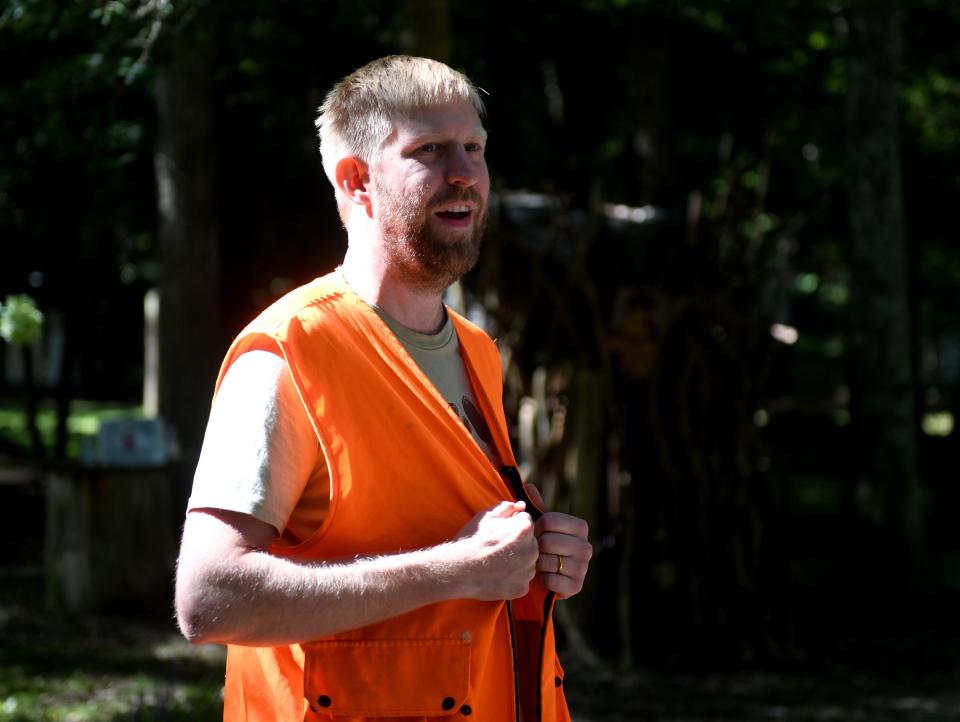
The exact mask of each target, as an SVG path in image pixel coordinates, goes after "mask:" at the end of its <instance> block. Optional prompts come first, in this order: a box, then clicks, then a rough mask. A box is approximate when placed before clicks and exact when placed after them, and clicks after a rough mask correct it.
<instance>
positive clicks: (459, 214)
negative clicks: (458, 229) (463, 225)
mask: <svg viewBox="0 0 960 722" xmlns="http://www.w3.org/2000/svg"><path fill="white" fill-rule="evenodd" d="M437 216H438V217H439V218H444V219H446V220H452V221H462V220H465V219H466V218H469V217H470V209H469V208H467V207H466V206H462V207H458V208H448V209H447V210H445V211H437Z"/></svg>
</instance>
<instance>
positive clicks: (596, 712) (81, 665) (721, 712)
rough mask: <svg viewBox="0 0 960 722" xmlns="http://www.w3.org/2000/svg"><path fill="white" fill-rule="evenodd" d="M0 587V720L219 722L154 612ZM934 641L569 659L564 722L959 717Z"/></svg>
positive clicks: (215, 687) (217, 652) (207, 680)
mask: <svg viewBox="0 0 960 722" xmlns="http://www.w3.org/2000/svg"><path fill="white" fill-rule="evenodd" d="M2 582H3V583H2V589H3V591H2V593H0V640H2V643H0V722H55V721H56V722H81V721H85V720H91V721H95V722H121V721H130V722H133V721H140V722H148V721H151V722H153V721H156V722H160V721H184V722H185V721H186V720H191V721H192V722H204V721H206V720H210V721H213V720H218V719H220V710H221V699H222V698H221V695H222V683H223V661H224V654H223V650H222V648H220V647H217V646H213V645H210V646H200V647H196V646H191V645H189V644H187V643H186V642H185V641H184V640H183V639H182V638H181V637H180V636H179V635H178V634H177V633H176V630H175V628H174V626H173V623H172V620H171V619H169V618H166V617H164V616H159V617H157V616H154V617H151V618H144V617H140V618H132V617H130V616H84V617H70V616H65V615H62V614H56V613H52V612H48V611H44V610H43V608H42V604H41V599H40V598H39V594H38V593H37V590H36V589H33V585H31V584H24V583H23V582H22V580H20V581H18V580H16V579H10V578H5V579H3V580H2ZM25 588H26V589H27V591H26V592H24V589H25ZM31 590H32V591H31ZM943 641H944V640H942V639H939V640H938V639H936V638H935V637H929V636H928V637H926V638H922V639H919V638H914V639H912V640H910V641H909V642H907V643H904V642H903V641H902V640H901V641H897V640H875V641H874V643H873V645H872V647H871V646H870V645H869V644H868V645H867V646H865V647H861V648H858V650H857V651H856V652H855V653H854V652H852V651H849V650H848V651H847V652H845V653H844V654H843V656H844V659H843V660H840V659H838V660H835V661H822V660H821V661H808V662H805V663H803V664H797V665H795V666H794V669H792V670H790V671H785V670H779V671H776V670H763V669H740V670H735V671H726V672H722V673H719V672H706V671H702V672H698V673H692V672H673V673H667V672H663V671H653V670H650V669H647V670H640V671H636V672H632V673H629V674H624V673H616V672H612V671H610V670H597V669H591V668H588V667H587V666H585V665H583V664H579V663H578V662H577V661H576V660H575V659H572V658H570V657H569V656H568V658H567V660H566V667H567V677H566V682H565V686H566V691H567V695H568V698H569V700H570V703H571V707H572V708H573V710H574V720H575V722H627V721H629V722H637V721H642V720H662V721H664V722H666V721H668V720H669V721H670V722H694V721H703V722H721V720H723V721H733V720H736V721H753V720H757V721H760V720H787V721H789V722H799V721H805V720H810V721H811V722H812V721H814V720H844V721H845V722H847V721H850V720H869V721H870V722H893V721H894V720H896V721H897V722H901V721H904V720H907V721H912V720H916V721H918V722H941V721H943V722H946V721H947V720H960V664H958V660H957V657H956V656H955V654H954V650H955V646H954V645H952V644H947V645H944V644H943ZM934 648H936V649H937V650H940V651H938V652H937V653H936V654H933V653H931V650H932V649H934ZM838 649H842V647H838ZM943 649H948V650H950V651H949V652H948V653H943V652H942V650H943ZM858 660H859V661H858ZM911 660H912V661H911Z"/></svg>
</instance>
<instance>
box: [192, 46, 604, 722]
mask: <svg viewBox="0 0 960 722" xmlns="http://www.w3.org/2000/svg"><path fill="white" fill-rule="evenodd" d="M482 112H483V105H482V102H481V100H480V98H479V96H478V94H477V91H476V89H475V88H474V86H473V85H472V84H471V83H470V81H469V80H468V79H467V78H466V77H465V76H463V75H462V74H460V73H458V72H455V71H453V70H452V69H450V68H449V67H447V66H446V65H443V64H442V63H438V62H436V61H432V60H427V59H424V58H412V57H406V56H393V57H387V58H382V59H380V60H376V61H374V62H372V63H370V64H368V65H366V66H364V67H363V68H360V69H359V70H357V71H356V72H354V73H353V74H352V75H350V76H348V77H347V78H345V79H344V80H343V81H341V82H340V83H338V84H337V85H336V86H335V87H334V88H333V90H332V91H331V92H330V94H329V95H328V96H327V99H326V101H325V102H324V104H323V106H322V107H321V109H320V116H319V119H318V121H317V125H318V128H319V132H320V142H321V153H322V156H323V162H324V168H325V170H326V172H327V175H328V176H329V178H330V180H331V182H332V183H333V186H334V189H335V195H336V199H337V205H338V209H339V212H340V216H341V219H342V220H343V223H344V226H345V228H346V230H347V234H348V240H349V243H348V250H347V254H346V256H345V258H344V261H343V265H342V266H341V267H340V268H339V269H338V270H336V271H334V272H333V273H332V274H330V275H328V276H325V277H323V278H320V279H317V280H316V281H314V282H313V283H311V284H308V285H307V286H304V287H302V288H300V289H297V290H295V291H293V292H292V293H290V294H288V295H287V296H285V297H284V298H282V299H280V300H279V301H278V302H277V303H275V304H274V305H273V306H271V307H270V308H269V309H267V310H266V311H265V312H264V313H263V314H261V315H260V316H259V317H258V318H257V319H256V320H255V321H253V322H252V323H251V324H250V325H249V326H248V327H247V328H246V329H245V330H244V331H243V332H242V333H241V334H240V336H239V337H238V338H237V340H236V341H234V343H233V345H232V346H231V348H230V351H229V352H228V354H227V357H226V359H225V361H224V364H223V369H222V370H221V374H220V378H219V379H218V384H217V393H216V396H215V400H214V404H213V407H212V411H211V415H210V421H209V424H208V428H207V434H206V437H205V439H204V446H203V450H202V452H201V458H200V461H199V464H198V466H197V471H196V477H195V481H194V490H193V494H192V496H191V499H190V503H189V511H188V514H187V519H186V523H185V526H184V533H183V542H182V547H181V552H180V561H179V565H178V572H177V593H176V608H177V617H178V620H179V623H180V627H181V629H182V630H183V633H184V634H185V635H186V636H187V638H189V639H190V640H191V641H195V642H219V643H224V644H227V645H228V655H227V679H226V689H225V698H224V718H225V719H227V720H257V721H260V720H300V719H303V720H322V719H344V718H348V719H352V720H363V719H367V718H376V719H379V720H383V719H405V720H410V719H426V718H432V717H442V716H461V717H471V719H474V720H480V721H482V722H504V721H505V720H523V722H535V721H539V720H544V722H552V721H554V720H568V719H569V715H568V713H567V709H566V703H565V701H564V696H563V688H562V677H563V674H562V671H561V668H560V665H559V662H557V661H556V656H555V653H554V645H553V626H552V622H551V612H552V606H553V603H554V599H555V598H556V597H560V598H564V597H569V596H571V595H573V594H576V593H577V592H579V591H580V589H581V587H582V584H583V578H584V575H585V574H586V571H587V565H588V562H589V559H590V556H591V547H590V544H589V542H588V541H587V528H586V523H585V522H583V521H582V520H580V519H576V518H574V517H571V516H568V515H565V514H559V513H541V510H540V508H539V507H542V500H541V499H540V497H539V495H538V494H537V493H536V490H535V489H533V488H532V487H526V488H524V486H523V484H522V483H521V482H520V479H519V475H518V474H517V472H516V465H515V461H514V458H513V454H512V452H511V449H510V444H509V439H508V436H507V430H506V424H505V421H504V415H503V408H502V403H501V393H502V388H501V380H500V379H501V376H500V364H499V357H498V355H497V351H496V348H495V347H494V345H493V342H492V341H491V340H490V339H489V338H488V337H487V336H486V335H485V334H483V332H482V331H480V330H479V329H477V328H475V327H474V326H472V325H471V324H469V322H467V321H466V320H464V319H463V318H461V317H459V316H457V315H456V314H455V313H454V312H452V311H450V310H448V309H446V308H445V307H444V306H443V304H442V301H441V296H442V293H443V291H444V289H445V288H446V287H447V286H449V285H450V283H452V282H453V281H454V280H456V279H457V278H459V277H460V276H461V275H462V274H463V273H465V272H466V271H468V270H469V269H470V268H471V267H472V266H473V264H474V263H475V262H476V259H477V256H478V253H479V245H480V236H481V234H482V230H483V225H484V220H485V217H486V212H487V199H488V195H489V176H488V174H487V167H486V162H485V160H484V146H485V142H486V133H485V131H484V129H483V126H482V124H481V122H480V115H481V114H482ZM531 497H532V498H531ZM534 517H536V521H534Z"/></svg>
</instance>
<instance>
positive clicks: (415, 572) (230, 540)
mask: <svg viewBox="0 0 960 722" xmlns="http://www.w3.org/2000/svg"><path fill="white" fill-rule="evenodd" d="M523 509H524V505H523V503H522V502H501V503H500V504H498V505H497V506H495V507H493V508H492V509H489V510H487V511H485V512H482V513H480V514H477V515H476V516H475V517H474V519H473V520H472V521H471V522H470V523H469V524H467V526H465V527H464V528H463V529H462V530H461V531H460V533H459V534H458V535H457V536H456V537H455V538H454V539H452V540H451V541H449V542H447V543H445V544H440V545H438V546H435V547H428V548H425V549H420V550H416V551H411V552H405V553H401V554H391V555H385V556H380V557H365V558H359V559H355V560H352V561H349V562H344V563H310V564H306V563H301V562H297V561H293V560H289V559H285V558H281V557H277V556H274V555H272V554H270V553H269V552H268V551H267V549H268V548H269V546H270V544H271V543H272V542H273V539H274V537H275V535H276V532H275V531H274V529H273V527H272V526H270V525H269V524H267V523H265V522H262V521H260V520H258V519H256V518H254V517H252V516H249V515H247V514H240V513H236V512H227V511H221V510H213V509H207V510H202V511H200V510H198V511H193V512H191V513H190V514H188V515H187V521H186V524H185V525H184V531H183V541H182V544H181V548H180V560H179V563H178V567H177V588H176V610H177V620H178V622H179V624H180V629H181V630H182V631H183V634H184V636H186V637H187V638H188V639H189V640H190V641H193V642H198V643H199V642H219V643H224V644H226V643H231V644H244V645H255V646H275V645H282V644H292V643H296V642H303V641H306V640H311V639H318V638H320V637H324V636H327V635H330V634H334V633H337V632H342V631H346V630H350V629H356V628H358V627H362V626H364V625H367V624H372V623H373V622H378V621H381V620H384V619H388V618H390V617H394V616H397V615H399V614H403V613H405V612H408V611H411V610H413V609H417V608H418V607H422V606H424V605H427V604H432V603H434V602H441V601H445V600H449V599H462V598H470V599H484V600H493V599H513V598H516V597H519V596H523V595H524V594H526V593H527V590H528V587H529V583H530V580H531V579H532V578H533V576H534V574H535V573H536V562H537V558H538V554H539V553H538V548H537V540H536V537H535V536H534V526H533V522H532V521H531V519H530V516H529V515H528V514H526V513H525V512H524V511H523Z"/></svg>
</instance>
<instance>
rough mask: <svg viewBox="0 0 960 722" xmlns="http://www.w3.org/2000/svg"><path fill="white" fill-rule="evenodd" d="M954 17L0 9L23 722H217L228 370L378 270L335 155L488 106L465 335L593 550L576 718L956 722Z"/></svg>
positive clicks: (559, 504) (9, 495)
mask: <svg viewBox="0 0 960 722" xmlns="http://www.w3.org/2000/svg"><path fill="white" fill-rule="evenodd" d="M957 37H960V4H958V3H956V2H953V1H952V0H913V1H912V2H908V1H907V0H873V1H871V0H780V1H778V2H766V1H764V2H756V1H754V2H746V1H745V0H691V1H689V2H680V1H678V0H659V1H657V0H579V1H574V0H555V1H554V2H551V3H536V2H530V1H527V0H515V1H513V2H505V1H501V0H475V1H474V2H464V1H462V0H420V1H418V0H399V1H394V2H387V1H386V0H352V1H351V2H332V1H330V2H320V1H319V0H313V1H298V2H291V1H289V0H271V1H269V2H268V1H267V0H234V1H233V2H230V3H212V2H204V1H203V0H180V1H178V0H141V1H139V2H137V1H135V0H113V1H111V2H100V3H94V2H84V1H80V0H74V1H70V2H67V1H66V0H61V1H56V0H6V2H4V3H3V5H2V10H0V77H2V82H0V239H2V242H0V303H2V308H0V337H2V341H0V509H2V511H3V518H4V523H3V524H2V525H0V585H2V590H0V720H3V721H14V720H38V719H50V720H54V719H55V720H61V719H63V720H74V719H76V720H81V719H83V720H86V719H95V720H133V719H136V720H155V719H156V720H168V719H169V720H173V719H177V720H180V719H182V720H188V719H190V720H193V719H197V720H201V719H217V718H218V716H219V705H220V697H219V695H220V690H221V687H222V652H221V651H220V650H218V649H217V648H194V649H191V648H189V647H188V646H187V645H186V643H184V642H181V641H178V638H177V637H176V635H175V632H174V628H173V626H172V622H171V621H170V620H171V611H170V607H171V579H172V574H173V560H174V556H175V550H176V543H177V536H178V531H179V526H180V524H181V523H182V517H183V509H184V504H185V501H186V498H187V495H188V493H189V486H190V482H191V473H192V468H193V465H194V464H195V460H196V456H197V453H198V450H199V445H200V441H201V439H202V434H203V428H204V425H205V422H206V415H207V410H208V408H209V401H210V395H211V391H212V387H213V381H214V379H215V376H216V372H217V368H218V366H219V363H220V359H221V357H222V354H223V353H224V351H225V350H226V347H227V345H228V344H229V342H230V340H231V338H232V337H233V336H234V335H235V334H236V333H237V332H238V331H239V330H240V329H241V328H242V327H243V325H244V324H245V323H246V322H247V321H248V320H249V319H251V318H252V317H253V316H254V315H255V314H256V313H257V312H258V311H259V310H260V309H262V308H263V307H264V306H266V305H267V304H268V303H270V302H271V301H272V300H273V299H275V298H277V297H279V296H280V295H282V294H283V293H284V292H285V291H287V290H289V289H291V288H293V287H295V286H296V285H299V284H301V283H304V282H306V281H309V280H311V279H312V278H314V277H316V276H319V275H321V274H323V273H325V272H327V271H328V270H330V269H332V268H333V267H334V266H335V265H336V264H337V263H338V261H339V260H340V258H341V257H342V254H343V251H344V250H345V234H344V232H343V230H342V229H341V228H340V225H339V221H338V219H337V216H336V209H335V206H334V203H333V198H332V191H331V189H330V188H329V186H328V184H327V181H326V179H325V177H324V175H323V171H322V168H321V165H320V159H319V155H318V152H317V141H316V137H315V132H314V127H313V121H314V117H315V110H316V107H317V105H318V104H319V103H320V101H321V100H322V98H323V95H324V94H325V92H326V91H327V90H328V89H329V88H330V86H331V85H332V84H333V83H334V82H336V81H337V80H338V79H339V78H341V77H343V76H344V75H346V74H348V73H349V72H351V71H352V70H354V69H355V68H357V67H359V66H360V65H362V64H364V63H365V62H367V61H369V60H371V59H373V58H376V57H379V56H382V55H385V54H390V53H396V52H403V53H411V54H419V55H427V56H430V57H434V58H437V59H440V60H443V61H445V62H447V63H449V64H450V65H452V66H453V67H455V68H457V69H460V70H462V71H464V72H465V73H467V74H468V75H469V76H470V77H471V78H472V79H473V80H474V81H475V82H476V84H477V85H478V86H479V87H481V88H482V89H483V91H484V99H485V102H486V103H487V107H488V113H489V115H488V118H487V120H486V126H487V128H488V131H489V134H490V138H489V145H488V155H487V158H488V164H489V166H490V170H491V177H492V183H493V194H492V199H491V218H490V225H489V230H488V233H487V236H486V241H485V244H486V245H485V250H484V253H483V257H482V260H481V262H480V264H479V266H478V267H477V269H476V270H475V271H474V272H473V273H472V274H470V276H468V277H467V278H465V279H463V281H462V282H461V283H460V284H458V285H457V286H456V287H454V288H453V289H451V292H450V293H449V297H448V301H449V303H450V304H451V305H452V306H454V307H456V308H458V309H460V310H462V311H463V312H464V313H466V314H468V315H469V316H471V317H472V318H473V319H474V320H476V321H477V322H478V323H480V324H482V325H484V326H485V327H486V328H487V330H488V331H489V332H490V334H491V335H492V336H493V337H495V338H496V339H497V341H498V345H499V347H500V351H501V356H502V359H503V362H504V369H505V405H506V409H507V414H508V418H509V419H510V423H511V431H512V434H513V437H514V439H513V440H514V444H515V448H516V449H517V452H518V456H519V458H520V460H521V462H522V466H523V470H524V472H525V474H526V477H527V480H528V481H531V482H533V483H536V484H538V485H539V486H540V487H541V489H542V490H543V492H544V496H545V497H546V499H547V501H548V503H549V504H550V505H551V506H552V507H554V508H556V509H561V510H568V511H571V512H573V513H576V514H578V515H580V516H582V517H584V518H586V519H588V521H589V522H590V526H591V536H592V539H593V541H594V545H595V555H594V561H593V565H592V571H591V574H590V577H589V578H588V585H587V588H586V589H585V591H584V593H583V594H582V595H580V597H578V598H576V599H574V600H571V601H570V602H567V603H564V604H563V605H561V606H560V607H559V611H558V615H557V616H558V619H557V623H558V628H559V636H560V643H561V645H562V646H563V649H564V652H563V656H562V658H563V659H564V661H565V662H566V664H567V667H568V693H569V695H570V697H571V700H572V703H573V706H574V711H575V719H577V720H581V722H583V721H586V720H592V719H597V720H621V719H622V720H640V719H688V720H689V719H710V720H720V719H791V720H800V719H867V720H886V719H890V720H902V719H923V720H941V719H942V720H947V719H960V685H958V683H960V626H958V624H957V620H956V618H955V617H956V615H955V613H954V610H955V609H956V608H957V602H958V600H960V595H958V593H957V592H958V590H960V523H958V521H960V517H958V513H957V507H958V504H960V487H958V478H960V477H958V474H957V471H956V468H955V466H954V460H955V458H956V457H957V456H958V451H960V444H958V441H960V430H958V429H957V426H956V423H955V422H956V419H957V416H958V415H960V306H958V304H957V291H958V288H960V243H958V238H957V230H956V226H957V221H956V217H955V215H954V214H955V212H956V211H957V209H958V208H960V54H958V52H957V41H956V39H957Z"/></svg>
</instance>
